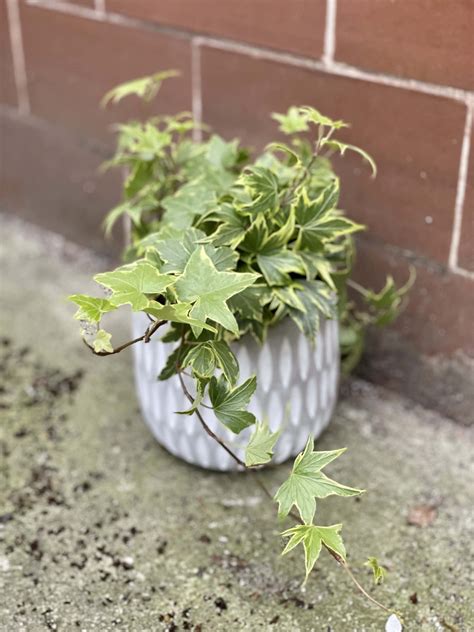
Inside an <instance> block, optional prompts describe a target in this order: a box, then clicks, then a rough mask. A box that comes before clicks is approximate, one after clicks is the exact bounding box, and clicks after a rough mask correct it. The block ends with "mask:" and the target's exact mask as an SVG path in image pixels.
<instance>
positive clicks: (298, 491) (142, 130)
mask: <svg viewBox="0 0 474 632" xmlns="http://www.w3.org/2000/svg"><path fill="white" fill-rule="evenodd" d="M175 74H176V73H174V72H172V71H170V72H166V73H158V74H156V75H153V76H151V77H144V78H141V79H138V80H135V81H133V82H129V83H127V84H122V85H120V86H118V87H117V88H115V89H114V90H112V91H111V92H110V93H108V95H106V97H105V102H109V101H111V102H114V103H116V102H118V101H120V100H121V99H123V98H125V97H127V96H129V95H137V96H139V97H141V98H144V99H146V100H149V99H151V98H153V97H154V96H155V95H156V93H157V92H158V90H159V88H160V86H161V83H162V81H163V80H164V79H166V78H168V77H172V76H174V75H175ZM273 118H274V119H275V120H276V121H277V122H278V124H279V129H280V130H281V132H283V133H284V134H286V135H287V136H288V142H287V143H283V142H278V143H272V144H270V145H268V147H267V148H266V149H265V151H264V152H263V153H262V154H261V155H259V156H258V157H257V158H256V159H251V157H250V154H249V152H248V151H247V150H246V149H244V148H242V147H241V146H240V145H239V143H238V141H237V140H233V141H230V142H228V141H225V140H223V139H222V138H221V137H220V136H217V135H215V134H212V135H210V134H208V135H207V136H206V139H205V140H204V141H201V142H196V141H194V140H193V138H192V135H193V131H194V130H195V129H196V128H197V127H198V124H197V123H196V122H195V121H194V120H193V118H192V116H191V115H190V114H188V113H181V114H178V115H176V116H163V117H155V118H153V119H151V120H149V121H146V122H145V123H141V122H130V123H127V124H123V125H119V126H118V132H119V137H118V146H117V152H116V154H115V156H114V157H113V159H112V160H110V161H109V163H108V165H107V166H108V167H119V168H122V169H123V168H125V169H126V171H127V173H128V175H127V177H126V179H125V183H124V187H123V200H122V202H121V203H120V204H119V205H118V206H117V207H116V208H114V209H113V210H112V211H111V212H110V213H109V214H108V216H107V218H106V220H105V230H106V232H107V233H110V231H111V229H112V227H113V225H114V224H115V222H116V221H117V220H118V219H119V218H121V217H123V216H126V217H127V218H128V221H129V223H130V226H131V239H130V243H129V246H128V247H127V249H126V252H125V255H124V264H123V265H121V266H120V267H118V268H116V269H115V270H113V271H111V272H106V273H101V274H97V275H96V276H95V277H94V278H95V281H96V282H97V283H98V285H99V286H100V287H101V288H102V290H103V292H102V294H101V295H99V296H97V297H93V296H88V295H84V294H74V295H72V296H71V297H70V300H71V301H73V302H74V303H75V304H76V305H77V307H78V309H77V312H76V314H75V317H76V318H77V319H78V320H79V321H81V323H82V329H83V338H84V342H85V344H86V345H87V346H88V347H89V348H90V349H91V350H92V351H93V353H95V354H96V355H99V356H108V355H113V354H116V353H118V352H120V351H122V350H124V349H126V348H127V347H129V346H131V345H132V344H140V343H145V344H146V343H148V342H149V340H150V339H151V337H152V336H154V335H156V334H157V332H158V330H159V329H160V328H161V327H163V326H164V325H166V331H165V333H164V335H163V336H162V340H163V341H164V342H174V343H175V348H174V351H173V352H172V353H171V354H170V356H169V358H168V361H167V363H166V366H165V367H164V368H163V370H162V372H161V374H160V375H159V376H158V379H160V380H167V379H169V378H171V377H172V376H174V375H177V376H178V379H179V380H180V382H181V385H182V388H183V391H184V393H185V395H186V397H187V399H188V400H189V408H188V409H187V410H186V411H182V412H183V413H184V414H188V415H194V416H195V418H197V421H198V422H199V423H200V424H201V425H202V427H203V428H204V430H205V431H206V432H207V433H208V434H209V435H210V436H211V437H212V439H213V440H215V441H216V442H217V443H218V444H220V446H221V448H222V449H224V450H226V451H227V453H228V454H229V455H230V456H231V457H232V458H233V459H234V460H235V461H236V463H237V464H238V466H239V467H240V468H242V469H247V470H249V471H251V472H253V474H254V479H255V482H256V484H258V485H259V486H260V487H261V488H262V489H263V491H264V493H265V494H266V495H267V496H268V497H269V498H270V499H274V500H275V501H276V502H277V503H278V506H279V511H278V515H279V516H280V518H286V517H291V518H292V519H293V520H294V521H295V523H296V524H295V525H294V526H293V527H291V528H289V529H287V530H285V531H284V532H283V533H282V536H283V537H284V538H286V539H287V542H286V546H285V548H284V551H283V554H286V553H289V552H290V551H292V550H293V549H294V548H296V547H297V546H298V545H301V546H302V548H303V549H304V559H305V570H306V579H307V578H308V575H309V574H310V572H311V570H312V569H313V567H314V565H315V563H316V561H317V559H318V557H319V555H320V552H321V550H322V549H325V550H326V551H327V552H329V553H330V555H331V556H332V557H333V558H334V559H335V560H336V561H337V562H338V563H339V564H340V565H341V566H342V567H343V568H344V569H345V570H346V572H347V573H348V574H349V575H350V576H351V579H352V580H353V581H354V583H355V584H356V585H357V587H358V589H359V590H360V592H362V593H363V594H364V595H365V596H366V597H367V598H368V599H369V600H370V601H371V602H373V603H376V604H377V605H378V606H380V607H381V608H383V609H385V610H387V611H389V612H390V609H388V608H386V607H385V606H383V605H382V604H379V603H378V602H376V600H375V599H374V598H373V597H372V596H370V595H369V594H368V593H367V592H366V590H365V589H364V588H363V587H362V586H361V585H360V584H359V582H358V581H357V579H356V578H355V577H354V575H353V573H352V571H351V569H350V568H349V565H348V563H347V560H346V551H345V547H344V543H343V540H342V537H341V528H342V525H341V524H335V525H319V524H317V523H315V516H316V514H317V505H316V499H318V500H319V499H323V498H326V497H327V496H330V495H337V496H341V497H349V496H355V495H359V494H361V493H362V492H363V490H360V489H356V488H353V487H348V486H346V485H343V484H341V483H338V482H336V481H334V480H332V479H330V478H328V477H327V476H326V474H325V473H324V472H323V469H324V468H325V467H326V466H328V465H329V464H330V463H331V462H332V461H333V460H334V459H336V458H338V457H339V456H340V455H341V454H342V453H343V452H344V450H333V451H327V452H317V451H314V444H313V440H312V438H311V437H310V438H308V442H307V444H306V447H305V449H304V451H303V452H302V453H301V454H299V455H298V456H297V457H296V459H295V461H294V464H293V468H292V470H291V473H290V475H289V477H288V478H287V480H286V481H284V482H283V484H282V485H281V486H280V487H279V489H278V490H277V492H276V494H275V495H272V494H271V493H270V491H269V490H268V489H267V488H266V486H265V485H264V483H263V482H262V480H261V479H260V478H259V476H258V469H259V468H261V467H262V466H263V465H265V464H267V463H269V462H270V461H271V458H272V455H273V449H274V446H275V444H276V442H277V441H278V437H279V433H278V432H272V431H271V430H270V428H269V426H268V425H267V423H265V422H264V420H257V419H256V418H255V416H254V415H253V414H252V413H251V412H249V411H248V410H247V408H248V404H249V401H250V399H251V397H252V395H253V393H254V391H255V389H256V385H257V377H256V376H255V375H254V376H251V377H250V378H248V379H247V380H245V381H243V382H241V381H240V380H239V366H238V362H237V360H236V357H235V355H234V353H233V352H232V350H231V347H230V345H229V343H230V342H232V341H233V340H236V339H238V338H240V337H241V336H244V335H251V336H253V337H255V338H256V340H257V341H259V342H263V341H264V340H265V338H266V335H267V331H268V329H269V327H273V326H275V325H276V324H277V323H279V322H280V321H282V320H283V319H286V318H290V319H292V320H293V321H294V323H295V325H296V326H297V327H298V328H299V329H300V330H301V331H302V332H303V333H304V335H305V336H306V337H307V338H308V339H309V340H310V341H311V342H312V343H315V344H317V338H318V331H319V327H320V323H321V320H322V319H334V318H338V319H339V324H340V332H341V353H342V360H343V366H344V367H345V368H346V369H347V370H349V369H351V368H353V366H354V365H355V364H356V363H357V361H358V359H359V357H360V354H361V351H362V348H363V337H364V332H365V330H366V328H367V326H368V325H370V324H375V325H386V324H388V323H390V322H391V321H392V320H394V318H395V317H396V316H397V314H398V312H399V309H400V306H401V303H402V299H403V297H404V296H405V294H406V292H407V291H408V289H409V287H410V285H411V283H412V279H410V280H409V282H408V283H407V285H406V286H405V287H403V288H398V289H397V288H396V286H395V284H394V282H393V280H392V279H391V278H389V279H388V280H387V283H386V285H385V287H384V288H383V289H382V290H381V291H380V292H378V293H376V292H372V291H370V290H366V289H365V288H362V287H361V286H359V285H358V284H356V283H355V282H353V281H352V280H351V279H350V274H351V270H352V265H353V261H354V241H353V235H354V234H355V233H357V232H359V231H361V230H363V229H364V226H362V225H360V224H358V223H357V222H355V221H353V220H352V219H350V218H349V217H347V216H346V215H345V213H344V212H343V211H342V210H340V208H339V189H340V183H339V178H338V177H337V175H336V174H335V173H334V171H333V170H332V167H331V163H330V161H329V158H330V156H331V155H332V154H334V153H338V154H341V155H344V154H345V153H347V152H356V153H357V154H359V155H360V157H361V159H362V160H363V161H365V163H366V164H367V166H368V168H369V169H370V170H371V171H372V174H373V175H374V176H375V173H376V167H375V163H374V161H373V160H372V158H371V157H370V156H369V155H368V154H367V153H366V152H365V151H363V150H362V149H360V148H358V147H355V146H353V145H348V144H346V143H343V142H342V141H341V140H339V139H338V138H336V136H337V134H338V132H340V130H342V129H343V128H345V127H346V123H344V122H343V121H340V120H332V119H330V118H328V117H327V116H324V115H322V114H321V113H320V112H318V111H317V110H316V109H314V108H312V107H305V106H304V107H291V108H290V109H289V110H288V112H287V113H286V114H274V115H273ZM349 287H350V288H352V290H354V291H355V292H356V293H358V295H359V299H360V300H359V302H354V301H353V299H349V298H348V288H349ZM361 304H362V307H361ZM364 305H365V308H364V307H363V306H364ZM124 306H129V307H130V308H131V309H132V310H133V311H140V312H144V313H145V314H147V315H148V318H149V321H150V323H149V325H148V328H147V329H146V331H144V333H143V335H141V336H139V337H137V338H135V339H134V340H130V341H127V342H124V343H121V344H119V345H116V346H114V344H113V343H112V339H111V334H110V333H109V332H107V330H106V329H104V328H103V327H102V324H101V321H102V318H103V317H104V316H106V315H107V314H108V313H110V312H112V311H114V310H116V309H119V308H122V307H124ZM185 372H186V374H187V375H191V376H192V377H193V378H194V392H192V393H191V392H190V391H189V390H188V388H187V386H186V384H185V382H184V380H183V377H182V376H183V373H185ZM205 394H207V396H208V398H209V400H210V403H211V408H212V410H211V411H205V412H206V413H207V412H209V414H213V415H215V416H216V417H217V419H218V420H219V422H220V423H221V424H222V425H223V426H225V427H226V428H228V429H229V430H230V431H232V432H233V433H235V434H238V433H240V432H241V431H242V430H243V429H244V428H247V427H250V426H251V427H253V432H252V435H251V437H250V440H249V443H248V445H247V447H246V450H245V458H244V459H241V458H240V457H239V456H238V455H237V454H235V453H234V452H233V451H232V449H231V448H230V447H229V446H228V445H227V444H226V443H225V442H224V441H223V440H222V439H221V438H220V437H219V436H217V435H216V434H215V433H214V432H213V431H212V430H211V428H210V427H209V425H208V424H207V423H206V420H205V416H204V412H203V398H204V396H205ZM207 408H209V407H208V406H207ZM193 423H194V421H193ZM368 564H369V565H370V568H372V570H373V572H374V578H375V580H376V581H377V582H380V581H382V580H383V577H384V569H382V567H381V566H380V565H379V564H378V562H377V560H376V559H375V558H373V557H371V558H369V562H368Z"/></svg>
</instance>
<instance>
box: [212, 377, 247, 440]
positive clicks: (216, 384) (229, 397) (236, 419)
mask: <svg viewBox="0 0 474 632" xmlns="http://www.w3.org/2000/svg"><path fill="white" fill-rule="evenodd" d="M256 387H257V380H256V377H255V375H253V376H252V377H249V379H248V380H245V382H243V383H242V384H241V385H240V386H237V387H235V388H229V384H228V382H227V380H226V378H225V376H224V375H221V376H220V377H219V379H216V378H215V377H213V378H212V379H211V381H210V383H209V398H210V400H211V403H212V407H213V409H214V413H215V415H216V417H217V418H218V419H219V421H221V422H222V423H223V424H224V425H225V426H226V427H227V428H229V430H231V431H232V432H235V434H238V433H239V432H241V431H242V430H243V429H244V428H247V427H248V426H251V425H252V424H254V423H255V416H254V415H253V414H252V413H249V412H248V411H246V410H245V409H246V407H247V406H248V403H249V400H250V398H251V397H252V395H253V393H254V392H255V389H256Z"/></svg>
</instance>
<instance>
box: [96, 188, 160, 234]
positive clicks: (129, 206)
mask: <svg viewBox="0 0 474 632" xmlns="http://www.w3.org/2000/svg"><path fill="white" fill-rule="evenodd" d="M156 207H157V201H156V198H155V196H154V194H153V193H152V192H151V191H150V192H148V193H147V194H146V195H144V196H143V197H141V198H140V199H135V200H125V202H122V203H121V204H119V205H118V206H116V207H115V208H113V209H112V210H111V211H109V213H107V215H106V217H105V220H104V222H103V227H104V230H105V234H106V235H107V236H108V235H110V233H111V231H112V228H113V227H114V225H115V223H116V222H117V220H118V219H120V217H122V215H127V216H128V217H129V218H130V219H131V220H132V222H133V223H134V224H139V222H140V221H141V219H142V217H143V214H144V213H146V212H147V211H152V210H153V209H155V208H156Z"/></svg>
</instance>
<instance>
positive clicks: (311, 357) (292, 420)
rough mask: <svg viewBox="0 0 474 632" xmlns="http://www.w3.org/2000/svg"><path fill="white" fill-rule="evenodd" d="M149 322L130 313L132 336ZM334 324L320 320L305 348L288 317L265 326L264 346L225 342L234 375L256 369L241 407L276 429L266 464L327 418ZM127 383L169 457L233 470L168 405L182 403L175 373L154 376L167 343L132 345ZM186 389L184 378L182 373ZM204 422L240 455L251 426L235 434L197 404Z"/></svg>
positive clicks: (335, 354)
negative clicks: (235, 365)
mask: <svg viewBox="0 0 474 632" xmlns="http://www.w3.org/2000/svg"><path fill="white" fill-rule="evenodd" d="M148 324H149V320H148V319H147V317H146V316H145V315H144V314H142V313H137V314H134V315H133V333H134V336H140V335H141V334H143V332H144V331H145V329H146V327H147V326H148ZM338 333H339V329H338V322H337V321H335V320H332V321H331V320H323V321H322V323H321V329H320V333H319V336H318V339H317V343H316V346H314V347H313V346H311V344H310V343H309V342H308V340H307V339H306V338H305V337H304V336H303V334H302V333H301V332H300V331H299V329H298V328H297V327H296V325H295V324H294V323H293V322H292V321H291V320H290V319H289V318H288V319H286V320H285V321H283V322H282V323H281V324H279V325H277V326H276V327H274V328H272V329H270V331H269V332H268V338H267V341H266V342H265V344H264V345H261V346H260V345H258V344H257V343H256V342H255V340H254V339H253V338H252V337H251V336H245V337H244V338H242V339H241V340H239V341H238V342H236V343H234V344H233V346H232V348H233V351H234V353H235V354H236V356H237V359H238V361H239V365H240V378H241V380H244V379H246V378H247V377H249V376H250V375H252V374H253V373H255V374H256V375H257V390H256V392H255V394H254V396H253V398H252V400H251V405H250V406H249V410H250V411H251V412H253V413H254V414H255V415H256V416H257V418H258V419H260V420H262V419H267V420H268V423H269V425H270V428H271V429H272V430H276V429H278V428H281V427H283V428H282V433H281V435H280V438H279V440H278V443H277V445H276V448H275V451H274V458H273V461H272V462H273V463H282V462H283V461H285V460H286V459H288V458H289V457H293V456H296V455H297V454H298V453H299V452H300V451H301V450H302V449H303V447H304V445H305V443H306V440H307V438H308V436H309V435H312V436H313V437H318V436H319V435H320V434H321V432H322V431H323V430H324V428H325V427H326V426H327V424H328V423H329V420H330V418H331V415H332V413H333V410H334V406H335V404H336V400H337V390H338V381H339V339H338ZM133 349H134V357H135V381H136V388H137V393H138V399H139V401H140V407H141V410H142V413H143V416H144V418H145V420H146V422H147V424H148V426H149V427H150V429H151V431H152V433H153V434H154V436H155V437H156V439H157V440H158V441H159V442H160V443H161V445H163V446H164V447H165V448H166V449H167V450H169V452H171V453H172V454H174V455H175V456H177V457H179V458H180V459H183V460H184V461H187V462H188V463H192V464H194V465H199V466H200V467H204V468H206V469H212V470H221V471H230V470H236V469H238V468H237V465H236V463H235V461H234V460H233V459H232V458H231V457H230V456H229V455H228V454H227V452H226V451H225V450H224V449H223V448H222V447H221V446H220V445H218V444H217V443H216V442H215V441H214V440H213V439H211V438H210V437H209V436H208V435H207V434H206V432H205V430H204V429H203V428H202V426H201V424H200V423H199V420H198V419H197V418H196V417H195V415H193V416H188V415H177V414H176V413H175V411H177V410H186V409H187V408H189V401H188V400H187V399H186V397H185V396H184V394H183V392H182V389H181V385H180V382H179V378H178V377H177V376H176V375H174V376H173V377H171V378H170V379H169V380H166V381H164V382H159V381H158V380H157V379H156V377H157V375H158V374H159V373H160V371H161V370H162V368H163V366H164V364H165V362H166V358H167V357H168V355H169V353H170V352H171V350H172V349H173V344H163V342H161V340H160V339H159V336H158V334H155V337H153V338H152V339H151V340H150V342H148V343H147V344H142V343H140V344H137V345H134V347H133ZM185 379H186V380H187V383H189V386H190V390H191V391H192V381H191V380H190V379H189V378H186V376H185ZM202 410H203V416H204V417H205V419H206V422H207V424H208V425H209V426H210V428H211V429H212V430H213V431H214V432H215V433H216V434H217V435H218V436H219V437H221V438H222V439H224V441H225V442H226V443H227V444H228V445H229V447H231V448H232V449H233V450H234V451H235V452H236V453H237V454H238V455H239V456H240V457H241V458H242V459H243V457H244V446H245V445H246V443H247V442H248V439H249V436H250V434H251V432H252V429H251V428H246V429H245V430H244V431H243V432H241V433H240V434H239V435H235V434H233V433H232V432H230V431H229V430H227V428H225V427H224V426H223V425H222V424H221V423H220V422H219V421H218V420H217V419H216V418H215V417H214V415H213V413H212V411H211V410H207V409H205V408H203V409H202Z"/></svg>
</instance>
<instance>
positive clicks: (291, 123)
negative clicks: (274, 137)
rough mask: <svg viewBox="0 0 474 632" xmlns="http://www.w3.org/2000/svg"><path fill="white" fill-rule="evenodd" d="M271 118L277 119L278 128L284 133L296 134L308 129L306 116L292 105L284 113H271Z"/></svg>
mask: <svg viewBox="0 0 474 632" xmlns="http://www.w3.org/2000/svg"><path fill="white" fill-rule="evenodd" d="M272 119H275V121H278V123H280V125H279V126H278V129H279V130H280V131H282V132H283V133H284V134H297V133H298V132H306V131H308V129H309V127H308V117H307V116H306V115H305V114H302V113H301V112H300V108H297V107H295V106H292V107H290V108H289V109H288V112H287V113H286V114H278V113H277V112H273V113H272Z"/></svg>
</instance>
